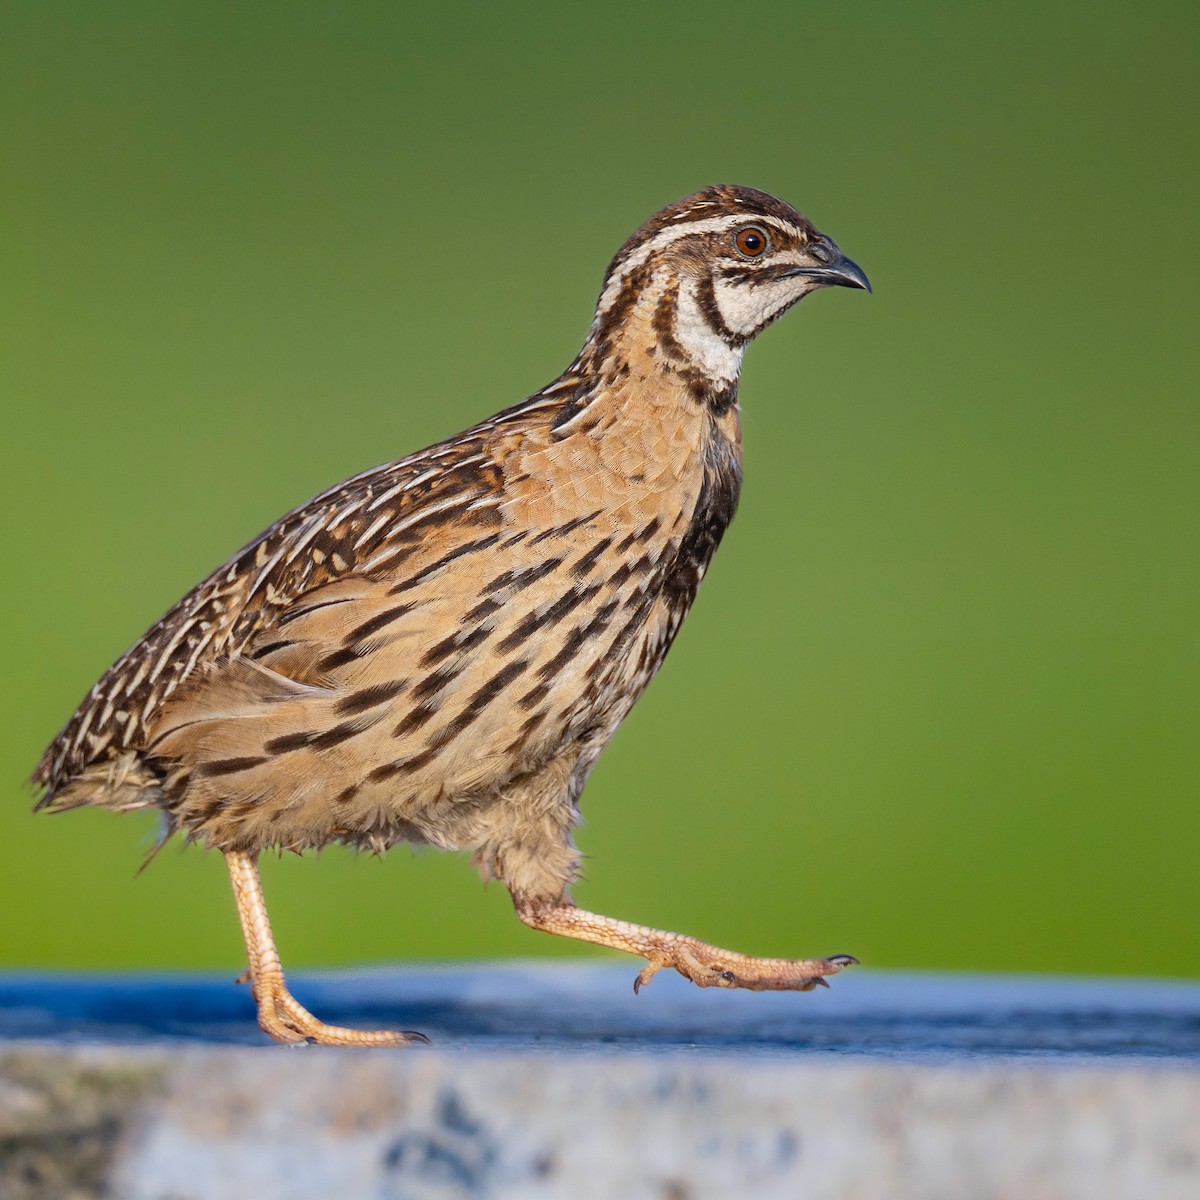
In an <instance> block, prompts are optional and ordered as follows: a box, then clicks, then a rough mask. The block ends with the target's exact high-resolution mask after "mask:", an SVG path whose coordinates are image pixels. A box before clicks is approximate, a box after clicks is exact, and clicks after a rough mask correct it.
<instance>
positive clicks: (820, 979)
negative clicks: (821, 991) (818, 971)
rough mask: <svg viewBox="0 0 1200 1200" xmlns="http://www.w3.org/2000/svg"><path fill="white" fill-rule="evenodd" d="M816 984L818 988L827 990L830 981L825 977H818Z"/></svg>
mask: <svg viewBox="0 0 1200 1200" xmlns="http://www.w3.org/2000/svg"><path fill="white" fill-rule="evenodd" d="M815 982H816V985H817V987H823V988H827V987H828V986H829V980H828V979H826V978H825V976H824V975H818V976H817V978H816V980H815Z"/></svg>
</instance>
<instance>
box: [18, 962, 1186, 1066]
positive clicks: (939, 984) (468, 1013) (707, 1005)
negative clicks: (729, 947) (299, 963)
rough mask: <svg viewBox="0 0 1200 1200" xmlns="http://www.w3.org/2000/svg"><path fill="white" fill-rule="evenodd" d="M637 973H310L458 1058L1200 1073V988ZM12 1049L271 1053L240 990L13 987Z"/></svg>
mask: <svg viewBox="0 0 1200 1200" xmlns="http://www.w3.org/2000/svg"><path fill="white" fill-rule="evenodd" d="M635 973H636V968H634V969H630V967H627V966H616V965H608V964H604V965H579V964H567V965H561V964H556V965H545V964H539V965H524V964H522V965H513V964H503V965H494V966H489V965H473V966H463V965H453V966H444V967H443V966H430V965H423V966H419V967H402V968H381V969H375V970H359V971H344V972H337V973H330V974H313V973H308V974H302V973H297V974H296V975H295V976H294V977H293V978H292V980H291V984H292V988H293V991H294V992H295V994H296V995H297V997H298V998H299V999H300V1000H301V1001H302V1002H303V1003H305V1004H307V1005H308V1006H309V1007H310V1008H312V1009H313V1011H314V1012H316V1013H317V1015H318V1016H320V1017H321V1018H323V1019H324V1020H327V1021H333V1022H336V1023H339V1024H346V1025H357V1026H362V1027H364V1028H374V1027H391V1028H401V1029H418V1030H421V1031H422V1032H424V1033H426V1034H428V1035H429V1036H430V1037H431V1038H432V1039H433V1041H434V1043H435V1044H436V1045H437V1046H438V1047H439V1049H442V1050H450V1051H458V1050H474V1051H478V1050H481V1049H483V1050H487V1049H496V1050H513V1049H529V1050H541V1051H550V1052H555V1053H592V1054H595V1053H599V1054H609V1055H611V1054H622V1053H628V1052H643V1053H658V1054H672V1053H686V1052H689V1051H693V1050H696V1049H701V1050H705V1051H709V1052H725V1053H736V1054H739V1055H769V1056H772V1057H776V1056H780V1055H783V1056H795V1055H805V1056H813V1055H819V1056H838V1057H845V1056H868V1057H877V1058H878V1057H882V1058H895V1059H926V1060H964V1059H965V1060H971V1059H994V1058H1012V1057H1022V1058H1028V1057H1032V1058H1042V1059H1051V1058H1053V1059H1058V1058H1074V1059H1081V1060H1087V1059H1110V1058H1132V1059H1140V1060H1145V1059H1163V1060H1174V1061H1188V1062H1195V1063H1197V1064H1200V984H1198V983H1181V982H1173V981H1152V980H1091V979H1076V978H1071V979H1065V978H1049V977H1017V976H1011V975H997V976H986V975H955V974H908V973H893V972H885V971H867V970H855V971H853V972H848V973H847V974H845V975H842V976H839V977H838V978H836V979H834V980H833V981H832V985H833V986H832V987H831V988H830V989H829V990H828V991H825V990H821V991H817V992H813V993H808V994H787V993H781V994H774V993H749V992H731V991H721V990H717V989H709V990H706V991H702V990H700V989H698V988H694V987H692V986H691V985H690V984H687V983H685V982H684V981H683V980H681V979H678V978H676V977H673V976H668V975H666V974H663V975H660V976H658V977H656V978H655V980H654V981H653V984H652V985H651V986H650V987H649V988H647V989H646V990H645V991H643V993H642V995H641V996H637V997H635V996H634V995H633V991H632V987H631V984H632V981H633V977H634V974H635ZM0 1040H3V1041H8V1042H9V1043H10V1044H11V1043H13V1042H15V1041H21V1042H28V1041H53V1042H55V1043H58V1044H63V1043H72V1042H75V1043H93V1044H94V1043H97V1042H100V1043H149V1044H162V1043H203V1044H208V1045H214V1044H218V1045H220V1044H224V1045H238V1044H240V1045H246V1046H261V1045H266V1044H267V1042H266V1039H265V1038H264V1037H263V1035H262V1034H260V1033H259V1031H258V1028H257V1026H256V1024H255V1022H254V1013H253V1006H252V1004H251V1001H250V995H249V990H248V989H247V988H245V987H238V986H236V985H235V984H234V982H233V981H232V979H231V978H230V977H229V976H224V977H214V976H212V975H180V974H175V975H115V976H114V975H84V974H79V975H62V974H55V975H49V974H34V973H7V974H0Z"/></svg>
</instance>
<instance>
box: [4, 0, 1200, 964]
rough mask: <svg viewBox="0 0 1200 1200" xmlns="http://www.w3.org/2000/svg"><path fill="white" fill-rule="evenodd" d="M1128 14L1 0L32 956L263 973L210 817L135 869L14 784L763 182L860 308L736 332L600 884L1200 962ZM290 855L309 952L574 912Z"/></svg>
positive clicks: (585, 892) (11, 536) (976, 953)
mask: <svg viewBox="0 0 1200 1200" xmlns="http://www.w3.org/2000/svg"><path fill="white" fill-rule="evenodd" d="M1127 10H1129V6H1127V5H1124V4H1115V3H1095V2H1093V3H1088V4H1070V5H1046V4H1008V5H995V6H986V5H967V4H962V3H941V4H935V3H925V4H913V5H896V4H894V3H890V2H881V0H872V2H863V0H860V2H859V3H855V4H853V5H849V4H838V5H799V4H797V3H795V2H792V3H787V4H774V5H754V4H742V5H739V6H733V5H728V4H709V3H690V4H686V5H648V4H645V3H641V4H629V3H619V4H612V3H609V4H605V5H602V6H596V7H591V8H585V7H584V6H582V5H578V6H570V5H559V4H555V5H544V6H538V5H532V4H525V5H522V6H520V7H512V8H509V7H506V6H499V5H490V6H482V5H481V6H479V7H477V8H476V7H462V6H456V5H441V6H438V7H436V8H434V7H432V6H422V7H406V6H402V5H397V4H392V3H387V4H382V3H381V4H377V5H367V4H343V5H332V4H322V5H317V4H303V3H292V4H287V5H278V6H275V5H265V4H253V5H245V4H240V3H231V2H227V0H219V2H218V0H210V2H207V3H203V4H196V3H193V4H186V3H185V4H161V3H146V4H132V3H123V2H113V3H108V4H105V5H97V4H90V3H89V4H84V3H76V4H59V3H51V2H48V0H47V2H39V3H36V4H13V3H8V4H5V5H4V6H3V8H0V13H2V14H3V17H2V21H3V32H2V36H0V124H2V144H0V189H2V191H0V195H2V204H3V224H4V235H3V242H2V244H3V263H2V264H0V270H2V277H0V373H2V375H0V386H2V394H3V399H4V409H5V419H4V472H3V489H4V497H3V500H4V520H5V543H6V546H7V550H6V555H5V563H6V566H5V569H4V576H3V577H4V586H3V587H2V588H0V604H2V605H3V609H2V611H0V630H2V635H3V655H2V656H0V669H2V671H3V675H4V679H3V692H2V694H3V697H4V699H3V707H4V720H3V723H2V725H3V738H4V742H3V751H2V758H0V768H2V769H0V779H2V780H3V784H2V791H3V795H2V801H3V802H2V803H0V839H2V842H0V845H2V847H3V860H2V862H3V870H2V871H0V903H2V904H3V913H4V920H3V926H2V929H3V932H2V934H0V961H3V962H6V963H10V964H31V965H32V964H37V965H41V964H53V965H61V966H94V967H125V966H134V965H138V966H181V967H217V966H219V967H221V968H222V969H228V970H230V971H234V970H236V969H237V967H238V966H239V964H240V962H241V959H242V948H241V944H240V938H239V935H238V930H237V924H236V920H235V918H234V913H233V906H232V901H231V899H230V897H229V895H228V884H227V880H226V875H225V872H224V870H223V867H222V864H221V862H220V860H219V859H218V858H217V857H216V856H214V855H206V854H203V853H201V852H200V851H198V850H195V849H191V850H184V851H182V852H181V851H179V850H178V849H176V848H175V847H173V846H172V847H168V848H167V849H166V850H165V851H164V852H163V853H162V854H161V855H160V856H159V858H158V859H157V860H156V861H155V862H154V864H153V865H152V866H151V867H150V869H149V870H147V871H146V872H145V873H144V874H143V875H142V876H140V877H139V878H136V879H135V878H134V871H135V870H136V868H137V867H138V865H139V863H140V862H141V859H142V856H143V853H144V851H145V848H146V843H147V840H148V839H149V838H150V837H151V835H152V830H153V828H154V822H153V819H152V818H151V817H150V816H148V815H145V816H144V815H141V814H139V815H136V816H130V817H114V816H112V815H110V814H107V813H103V812H81V813H76V814H73V815H69V816H62V817H38V818H36V819H35V818H33V817H32V816H31V815H30V811H29V810H30V798H29V795H28V793H27V791H26V790H25V789H24V787H23V780H24V778H25V777H26V776H27V774H28V772H29V770H30V769H31V768H32V766H33V764H34V762H35V760H36V759H37V757H38V754H39V752H40V750H41V748H42V746H43V745H44V744H45V743H46V742H47V741H48V740H49V739H50V738H51V737H52V736H53V734H54V733H55V731H56V730H57V729H58V727H59V725H60V724H61V723H62V722H63V721H64V720H65V719H66V717H67V716H68V715H69V714H70V712H71V710H72V708H73V707H74V705H75V704H76V703H77V701H78V700H79V699H80V697H81V696H82V695H83V693H84V692H85V691H86V690H87V689H88V687H89V686H90V685H91V684H92V682H93V681H94V679H95V678H96V677H97V676H98V675H99V673H100V672H101V671H102V670H103V669H104V668H105V667H106V666H107V665H108V664H109V663H110V662H111V661H112V660H113V659H114V658H115V657H116V656H117V655H118V654H119V653H120V651H121V650H122V649H124V647H125V646H126V645H127V644H128V643H130V642H131V641H133V640H134V639H135V638H137V637H138V636H139V635H140V634H141V633H142V631H143V630H144V629H145V628H146V626H147V625H148V624H149V623H150V622H151V621H152V620H154V619H155V618H156V617H157V616H158V615H159V614H160V613H161V612H162V611H163V610H165V609H166V608H167V607H168V606H169V605H170V604H171V603H173V602H174V601H175V599H176V598H177V597H178V596H179V595H180V594H181V593H182V592H183V591H184V590H185V589H187V588H188V587H189V586H191V585H192V584H193V583H194V582H196V581H197V580H198V579H199V578H200V577H201V576H202V575H203V574H205V573H206V572H207V571H208V570H210V569H211V568H212V567H214V566H215V565H216V564H217V563H219V562H221V561H222V560H223V559H224V558H225V557H227V556H228V555H229V554H230V553H231V552H232V551H233V550H235V549H236V548H237V547H238V546H240V545H242V544H243V543H244V542H245V541H247V540H248V539H249V538H250V537H251V536H253V535H254V534H255V533H256V532H257V531H258V530H259V529H260V528H262V527H263V526H264V525H266V524H267V523H269V522H270V521H271V520H273V519H274V518H275V517H276V516H277V515H278V514H279V513H280V512H282V511H283V510H284V509H286V508H289V507H291V506H292V505H294V504H296V503H298V502H300V501H302V500H304V499H306V498H307V497H308V496H310V495H311V494H313V493H314V492H316V491H318V490H320V489H322V488H324V487H325V486H326V485H328V484H331V483H333V482H335V481H337V480H339V479H341V478H342V477H344V476H346V475H349V474H351V473H353V472H356V471H358V470H360V469H362V468H364V467H367V466H370V465H373V464H375V463H378V462H381V461H384V460H386V459H389V458H394V457H399V456H400V455H402V454H404V453H406V452H408V451H411V450H413V449H415V448H417V447H419V446H422V445H425V444H427V443H429V442H432V441H435V440H437V439H439V438H441V437H443V436H445V435H447V434H449V433H452V432H454V431H456V430H458V429H459V428H461V427H462V426H464V425H466V424H468V423H469V422H473V421H475V420H476V419H478V418H480V417H482V416H484V415H486V414H488V413H490V412H492V411H494V410H496V409H498V408H500V407H502V406H504V405H507V404H509V403H512V402H514V401H515V400H517V399H519V398H520V397H522V396H524V395H526V394H527V393H529V392H530V391H532V390H534V389H535V388H537V387H538V386H540V385H541V384H543V383H545V382H546V381H548V380H549V379H551V378H553V376H555V375H556V374H557V373H558V371H559V370H560V369H561V368H562V367H563V366H565V365H566V363H567V362H568V361H569V360H570V358H571V357H572V355H573V354H574V352H575V350H576V348H577V347H578V345H579V343H580V341H581V339H582V337H583V335H584V333H585V331H586V328H587V325H588V322H589V318H590V315H591V306H592V303H593V300H594V297H595V294H596V292H597V290H598V286H599V282H600V277H601V274H602V272H603V269H604V266H605V265H606V264H607V262H608V260H609V258H610V256H611V255H612V253H613V252H614V251H615V250H616V248H617V246H618V245H619V244H620V243H621V242H622V240H623V239H624V238H625V237H626V236H627V235H628V234H629V233H630V232H631V231H632V230H633V229H634V228H635V227H636V226H637V225H638V224H639V223H640V222H641V221H642V220H644V219H645V218H646V217H647V216H649V215H650V214H651V213H652V212H653V211H654V210H655V209H657V208H659V207H660V206H661V205H663V204H665V203H667V202H669V201H671V200H673V199H675V198H676V197H678V196H680V195H683V194H685V193H687V192H689V191H692V190H694V189H696V188H698V187H700V186H702V185H704V184H707V183H712V182H717V181H733V182H740V183H747V184H752V185H754V186H757V187H761V188H765V189H767V190H769V191H773V192H775V193H777V194H779V195H781V196H783V197H785V198H787V199H788V200H790V201H792V202H793V203H795V204H796V205H797V207H799V208H801V209H802V211H804V212H805V213H807V214H808V215H809V216H811V217H812V218H813V219H814V220H815V222H816V223H817V224H818V226H819V227H820V228H821V229H823V230H825V231H827V232H828V233H830V234H831V235H832V236H833V237H834V238H835V239H836V240H837V241H838V242H839V243H840V244H841V246H842V247H843V249H844V250H845V251H846V252H847V253H848V254H850V255H851V256H852V257H853V258H855V259H856V260H857V261H859V262H860V263H861V264H862V265H863V266H864V268H865V269H866V270H867V272H868V273H869V274H870V276H871V279H872V281H873V283H874V284H875V295H874V296H873V297H868V296H866V295H863V294H861V293H851V292H844V291H837V292H828V293H823V294H821V295H819V296H816V297H814V298H812V299H811V300H809V301H808V302H807V303H805V304H804V305H803V306H802V307H801V308H800V309H799V310H797V311H796V312H794V313H793V314H792V315H790V316H789V317H788V318H787V319H786V320H785V321H783V322H781V323H780V324H779V325H778V326H776V327H775V328H773V329H772V330H771V331H770V332H769V333H768V334H767V335H766V336H765V337H764V338H763V339H762V340H761V342H760V343H759V344H757V345H756V346H755V347H754V348H753V349H752V350H751V352H750V354H749V355H748V358H747V362H746V368H745V373H744V377H743V386H742V400H743V404H744V414H745V435H746V488H745V492H744V497H743V503H742V508H741V511H740V513H739V516H738V519H737V521H736V523H735V524H734V527H733V530H732V532H731V534H730V536H729V537H728V539H727V540H726V542H725V545H724V546H723V547H722V550H721V553H720V554H719V555H718V557H717V560H716V563H715V566H714V569H713V570H712V572H711V573H710V575H709V578H708V580H707V581H706V583H705V586H704V589H703V591H702V593H701V597H700V600H699V602H698V605H697V607H696V609H695V611H694V612H693V615H692V617H691V619H690V621H689V622H688V625H687V627H686V628H685V630H684V632H683V634H682V636H681V638H680V641H679V643H678V644H677V646H676V648H675V650H674V652H673V653H672V655H671V657H670V659H669V661H668V663H667V665H666V667H665V669H664V670H663V672H662V674H661V676H660V677H659V679H658V681H657V682H656V683H655V685H654V686H653V687H652V688H651V689H650V691H649V693H648V694H647V696H646V698H645V700H644V701H643V702H642V703H641V704H640V705H639V707H638V708H637V710H636V711H635V713H634V715H633V716H632V718H631V719H630V720H629V721H628V723H627V724H626V725H625V727H624V728H623V729H622V731H621V733H620V734H619V736H618V737H617V739H616V741H615V743H614V745H613V746H612V748H611V749H610V750H609V752H608V753H607V754H606V755H605V757H604V758H603V760H602V761H601V763H600V764H599V766H598V768H597V769H596V771H595V774H594V776H593V779H592V782H591V784H590V786H589V788H588V790H587V793H586V795H585V798H584V812H585V816H586V818H587V823H586V824H585V826H584V827H583V828H582V829H581V831H580V834H579V840H580V844H581V846H582V848H583V849H584V850H585V851H586V853H587V855H588V859H587V864H586V866H587V875H586V879H585V880H584V882H583V883H582V884H581V885H580V887H579V888H578V889H577V897H578V899H579V900H580V901H581V902H583V903H585V904H587V905H588V906H590V907H594V908H597V909H600V910H601V911H604V912H609V913H612V914H614V915H618V916H625V917H629V918H634V919H638V920H642V921H647V922H651V923H654V924H658V925H663V926H667V927H670V928H677V929H684V930H687V931H689V932H694V933H698V934H702V935H704V936H707V937H709V938H712V939H713V940H715V941H718V942H720V943H723V944H727V945H732V946H736V947H738V948H740V949H745V950H750V951H756V952H762V953H771V954H785V953H800V954H808V953H825V952H831V951H841V950H847V951H853V952H854V953H856V954H858V955H860V956H861V957H862V958H863V960H864V961H866V962H868V963H871V964H876V965H886V966H906V967H955V968H999V969H1011V970H1047V971H1080V972H1141V973H1151V974H1160V975H1162V974H1166V975H1197V974H1200V886H1198V884H1197V873H1198V866H1200V861H1198V860H1200V856H1198V851H1197V848H1198V845H1200V803H1198V786H1197V785H1198V782H1200V761H1198V758H1200V754H1198V745H1200V737H1198V734H1200V729H1198V725H1200V686H1198V682H1197V680H1198V677H1200V676H1198V670H1197V668H1198V666H1200V653H1198V650H1200V628H1198V622H1197V614H1198V607H1200V606H1198V592H1200V587H1198V585H1200V569H1198V564H1197V552H1196V551H1197V533H1198V528H1197V525H1198V523H1197V513H1198V507H1197V505H1198V501H1200V482H1198V481H1200V419H1198V411H1197V410H1198V405H1197V396H1196V391H1197V388H1196V350H1195V342H1194V341H1192V340H1190V339H1194V338H1196V336H1197V335H1196V327H1197V315H1198V313H1197V302H1196V274H1197V271H1196V268H1197V257H1198V256H1197V224H1198V219H1197V184H1198V182H1200V180H1198V174H1200V172H1198V171H1197V155H1196V150H1197V117H1198V115H1200V111H1198V105H1197V82H1196V80H1197V68H1196V61H1197V50H1198V41H1200V39H1198V38H1197V32H1198V30H1200V20H1198V17H1197V10H1196V6H1195V5H1194V4H1179V5H1176V6H1174V7H1168V6H1165V5H1153V4H1152V5H1148V6H1143V7H1141V8H1139V9H1138V10H1137V15H1136V17H1135V16H1131V15H1126V14H1127ZM1189 347H1191V349H1189ZM265 875H266V887H267V894H268V899H269V901H270V904H271V911H272V915H273V917H274V920H275V924H276V928H277V930H278V933H279V938H280V944H281V949H282V951H283V953H284V959H285V962H286V963H288V964H289V965H292V966H298V965H301V964H336V963H346V962H359V961H371V960H381V959H396V958H408V957H422V958H429V957H441V958H449V957H460V956H490V955H507V954H514V955H540V954H570V953H589V951H587V950H586V949H585V948H577V947H574V946H572V945H570V944H568V943H565V942H562V941H559V940H557V939H551V938H547V937H545V936H544V935H539V934H535V933H532V932H529V931H527V930H525V929H523V928H522V927H521V926H520V925H519V924H518V923H517V921H516V920H515V919H514V918H513V916H512V913H511V909H510V905H509V902H508V899H507V895H506V894H505V892H504V890H503V888H501V887H499V886H493V887H491V888H489V889H488V890H487V891H486V892H484V891H483V890H481V888H480V885H479V883H478V881H477V879H476V878H475V876H474V873H473V872H472V871H471V869H470V867H469V866H468V864H467V863H466V862H465V861H463V860H462V859H460V858H455V857H453V856H446V855H440V854H436V853H433V852H424V853H419V854H416V855H413V854H412V853H410V852H409V851H408V850H407V849H405V848H398V849H396V850H394V851H393V852H392V853H391V854H390V855H389V856H387V857H386V858H385V859H383V860H375V859H372V858H367V857H363V858H359V859H356V858H355V857H354V856H353V855H351V854H349V853H346V852H341V851H330V852H327V853H325V854H324V855H323V856H321V859H320V861H319V862H318V861H316V860H314V859H312V858H305V859H295V858H291V859H288V860H286V861H282V862H277V861H275V860H272V861H270V862H269V863H267V865H266V867H265ZM630 969H631V971H632V970H633V964H632V963H631V964H630Z"/></svg>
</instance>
